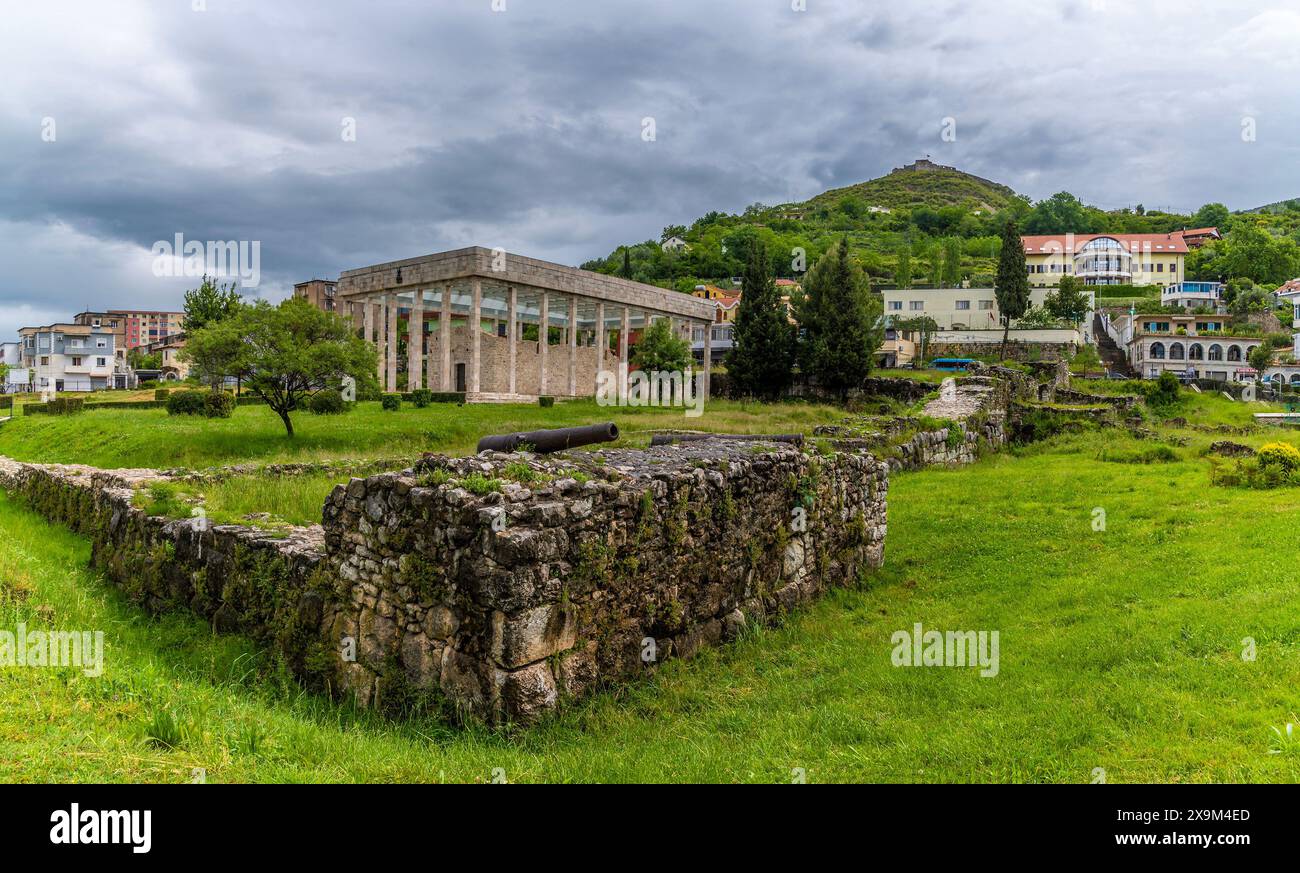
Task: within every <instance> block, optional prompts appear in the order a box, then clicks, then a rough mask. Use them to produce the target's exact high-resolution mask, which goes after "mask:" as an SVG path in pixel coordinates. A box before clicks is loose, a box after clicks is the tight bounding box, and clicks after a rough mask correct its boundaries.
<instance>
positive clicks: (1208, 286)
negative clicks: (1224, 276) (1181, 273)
mask: <svg viewBox="0 0 1300 873" xmlns="http://www.w3.org/2000/svg"><path fill="white" fill-rule="evenodd" d="M1160 303H1161V305H1163V306H1181V307H1182V308H1184V309H1210V310H1213V311H1214V312H1217V313H1219V314H1221V315H1222V314H1223V313H1224V312H1227V307H1226V306H1225V305H1224V303H1223V283H1222V282H1178V283H1176V284H1173V285H1166V286H1164V287H1163V288H1161V289H1160Z"/></svg>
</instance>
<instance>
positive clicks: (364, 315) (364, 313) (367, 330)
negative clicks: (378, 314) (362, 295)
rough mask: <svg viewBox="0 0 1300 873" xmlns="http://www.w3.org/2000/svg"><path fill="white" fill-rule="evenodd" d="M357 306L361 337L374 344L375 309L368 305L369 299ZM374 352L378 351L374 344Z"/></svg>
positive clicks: (381, 358)
mask: <svg viewBox="0 0 1300 873" xmlns="http://www.w3.org/2000/svg"><path fill="white" fill-rule="evenodd" d="M359 305H360V306H361V319H362V322H361V336H362V337H364V338H365V340H366V342H368V343H375V307H374V306H372V305H371V304H370V298H369V297H367V298H366V299H365V300H362V301H361V303H360V304H359ZM375 351H376V352H377V351H379V346H378V344H375ZM379 360H381V361H382V360H383V357H382V356H379ZM376 375H378V373H376Z"/></svg>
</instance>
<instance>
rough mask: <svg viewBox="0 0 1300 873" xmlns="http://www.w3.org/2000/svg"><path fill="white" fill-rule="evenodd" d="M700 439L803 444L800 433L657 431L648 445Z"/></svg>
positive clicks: (667, 444)
mask: <svg viewBox="0 0 1300 873" xmlns="http://www.w3.org/2000/svg"><path fill="white" fill-rule="evenodd" d="M700 440H740V441H742V442H762V443H790V444H791V445H795V446H802V445H803V434H801V433H657V434H655V435H654V436H652V437H650V446H651V448H653V447H654V446H670V445H672V444H673V443H693V442H699V441H700Z"/></svg>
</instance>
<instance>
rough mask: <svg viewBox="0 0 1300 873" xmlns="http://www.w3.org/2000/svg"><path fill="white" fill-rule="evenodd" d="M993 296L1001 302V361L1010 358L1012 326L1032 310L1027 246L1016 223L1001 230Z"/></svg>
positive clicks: (1009, 223) (999, 313)
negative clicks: (1008, 341) (1026, 261)
mask: <svg viewBox="0 0 1300 873" xmlns="http://www.w3.org/2000/svg"><path fill="white" fill-rule="evenodd" d="M993 296H994V298H996V299H997V302H998V316H999V317H1000V318H1001V319H1002V350H1001V352H1000V355H999V357H1000V358H1001V359H1002V360H1004V361H1005V360H1006V358H1007V337H1008V336H1009V335H1010V333H1011V322H1013V321H1015V320H1016V319H1018V318H1021V317H1022V316H1024V314H1025V312H1026V311H1027V310H1028V309H1029V267H1028V266H1027V265H1026V263H1025V246H1024V244H1023V243H1022V242H1021V241H1020V231H1019V230H1017V229H1016V223H1015V221H1014V220H1010V221H1008V222H1007V223H1006V226H1005V227H1003V228H1002V253H1001V254H1000V255H998V273H997V278H996V279H995V280H994V286H993Z"/></svg>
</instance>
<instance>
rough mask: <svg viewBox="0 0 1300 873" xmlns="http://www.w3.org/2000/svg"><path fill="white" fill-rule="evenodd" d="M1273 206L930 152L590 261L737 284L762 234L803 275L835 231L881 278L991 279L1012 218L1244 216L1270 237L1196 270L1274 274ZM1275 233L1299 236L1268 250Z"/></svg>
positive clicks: (1209, 258)
mask: <svg viewBox="0 0 1300 873" xmlns="http://www.w3.org/2000/svg"><path fill="white" fill-rule="evenodd" d="M1273 207H1277V208H1271V207H1261V209H1262V210H1264V211H1263V212H1262V213H1261V214H1258V215H1245V214H1236V215H1231V214H1229V212H1228V210H1227V208H1226V207H1224V206H1223V205H1222V204H1217V203H1213V204H1206V205H1205V206H1203V207H1201V209H1200V210H1198V211H1197V212H1196V213H1194V214H1192V215H1179V214H1174V213H1167V212H1160V211H1156V210H1147V209H1144V208H1143V207H1142V206H1137V207H1135V208H1133V209H1118V210H1113V211H1104V210H1101V209H1098V208H1097V207H1094V206H1089V205H1087V204H1085V203H1083V202H1081V201H1080V200H1079V199H1078V198H1076V197H1074V196H1073V195H1071V194H1069V193H1068V192H1060V193H1057V194H1053V195H1052V196H1051V197H1047V198H1045V199H1043V200H1042V201H1039V202H1038V203H1033V202H1031V201H1030V200H1029V198H1028V197H1025V196H1023V195H1020V194H1017V193H1016V192H1015V191H1014V190H1012V189H1011V188H1009V187H1008V186H1006V185H1002V184H999V183H997V182H993V181H990V180H988V179H982V178H980V177H979V176H974V175H971V174H970V173H965V172H962V171H961V170H958V169H956V168H954V167H945V166H940V165H938V164H934V163H932V162H930V161H929V160H926V159H921V160H918V161H915V162H913V163H911V164H908V165H906V166H904V167H900V168H898V169H895V170H893V171H892V172H890V173H889V174H887V175H885V176H881V177H880V178H878V179H871V180H869V181H866V182H859V183H857V184H854V185H848V186H844V187H841V188H834V189H831V190H829V191H824V192H822V193H821V194H818V195H816V196H814V197H812V198H810V199H809V200H807V201H805V202H802V203H785V204H780V205H777V206H770V205H765V204H762V203H755V204H753V205H752V206H750V207H749V208H747V209H746V210H745V211H744V212H743V213H741V214H739V215H729V214H727V213H724V212H710V213H708V214H707V215H703V216H701V217H699V218H697V219H695V220H694V222H692V223H691V224H690V225H689V226H687V225H683V224H678V225H669V226H667V227H665V228H664V229H663V232H662V233H661V235H660V236H659V238H658V239H650V240H645V241H644V242H639V243H630V244H628V245H625V246H620V247H618V248H616V249H615V250H614V251H613V252H611V253H610V254H608V255H607V256H605V257H602V258H596V259H594V260H591V261H588V262H587V263H585V264H583V265H582V266H583V267H584V268H585V269H588V270H595V271H597V272H601V273H606V274H612V275H621V276H626V277H627V278H629V279H634V280H636V281H639V282H646V283H648V284H651V285H658V286H660V287H663V288H675V289H677V290H679V291H684V292H689V291H691V290H692V289H693V288H694V287H695V286H696V285H698V284H703V283H716V284H721V285H724V286H727V285H730V284H731V281H732V277H734V276H738V275H739V274H740V273H741V272H742V270H743V269H744V264H745V262H746V260H747V259H748V255H749V252H750V251H752V247H753V245H754V244H755V243H756V242H761V243H762V244H763V245H764V246H765V247H766V250H767V253H768V257H769V259H770V261H771V268H772V273H773V275H775V276H777V277H783V278H791V279H795V278H798V277H799V276H801V275H802V274H803V271H804V270H806V269H807V267H808V266H810V265H811V264H813V263H815V262H816V260H817V259H818V258H819V257H820V256H821V255H822V254H823V253H825V252H826V251H827V250H828V249H829V248H830V246H831V245H832V243H833V242H834V241H835V240H838V239H841V238H846V239H847V240H848V242H849V247H850V250H851V252H852V254H853V256H854V257H855V258H856V259H857V260H858V262H859V263H860V264H861V266H862V268H863V269H864V270H865V271H866V273H867V274H868V275H869V276H870V277H871V280H872V284H873V285H874V286H875V287H877V288H879V287H888V286H890V285H892V284H894V283H896V282H906V283H908V284H909V285H932V286H940V285H946V286H953V285H956V284H959V283H960V282H964V281H969V282H971V283H972V284H973V285H975V286H978V287H988V286H990V285H991V284H992V282H993V275H994V273H995V271H996V269H997V259H998V253H999V252H1000V250H1001V232H1002V230H1003V228H1004V227H1005V225H1006V222H1007V221H1008V220H1014V221H1015V222H1016V224H1017V225H1018V226H1019V228H1020V230H1021V232H1022V233H1030V234H1032V233H1044V234H1052V233H1066V232H1071V231H1072V232H1075V233H1123V234H1130V233H1131V234H1137V233H1169V232H1170V231H1174V230H1178V229H1181V228H1187V227H1205V226H1209V225H1215V226H1218V227H1219V229H1220V230H1221V231H1222V232H1224V234H1225V235H1226V234H1227V233H1228V232H1229V231H1230V230H1231V229H1233V228H1234V227H1237V226H1239V225H1240V226H1242V227H1247V226H1253V227H1256V228H1258V229H1259V230H1263V231H1266V232H1267V235H1268V236H1267V239H1266V240H1265V242H1264V243H1261V242H1258V241H1256V242H1255V243H1253V244H1252V245H1253V248H1252V247H1251V246H1246V247H1245V248H1243V250H1242V252H1241V253H1239V256H1238V257H1236V259H1235V260H1233V259H1232V258H1227V256H1226V252H1227V249H1228V247H1229V244H1228V242H1227V241H1225V242H1224V243H1221V244H1219V245H1217V246H1211V247H1207V248H1206V249H1205V250H1203V251H1202V252H1199V253H1198V254H1197V256H1196V257H1194V258H1192V259H1190V260H1189V262H1188V276H1189V278H1217V277H1219V276H1221V275H1229V274H1231V275H1235V276H1243V277H1247V278H1251V279H1253V280H1254V281H1256V282H1264V281H1268V282H1270V283H1271V284H1272V285H1273V286H1276V285H1277V284H1278V283H1279V282H1281V281H1285V279H1287V278H1291V276H1293V275H1294V274H1295V273H1294V269H1300V254H1296V253H1295V250H1294V242H1295V241H1300V205H1297V206H1295V207H1289V208H1288V207H1287V205H1286V202H1285V201H1284V202H1282V203H1279V204H1273ZM668 240H674V242H673V243H672V245H671V246H670V247H669V248H668V249H665V248H664V247H663V245H662V243H664V242H665V241H668ZM676 240H680V241H681V243H684V245H682V244H679V243H677V242H676ZM1270 240H1271V241H1272V242H1269V241H1270ZM1265 243H1268V244H1269V245H1272V244H1276V245H1278V246H1281V247H1283V248H1286V247H1287V246H1288V245H1290V246H1291V247H1290V248H1287V249H1286V251H1279V252H1277V253H1275V254H1276V257H1272V256H1269V257H1265V255H1266V254H1267V252H1265V250H1264V249H1265V248H1266V247H1267V246H1266V245H1265ZM1220 261H1222V263H1220ZM1293 261H1295V262H1296V263H1295V264H1294V265H1293V264H1292V262H1293ZM1251 264H1264V265H1267V268H1265V266H1259V267H1258V268H1256V267H1252V266H1250V265H1251ZM1243 265H1244V266H1243ZM1293 267H1294V269H1293ZM1279 277H1280V278H1279Z"/></svg>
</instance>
